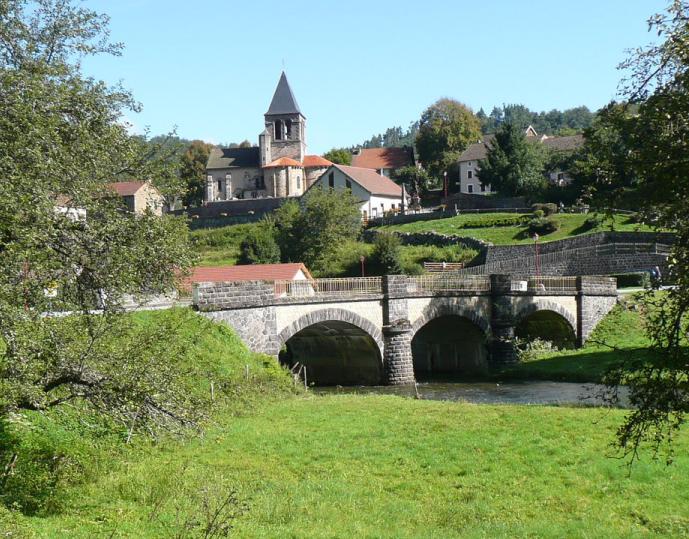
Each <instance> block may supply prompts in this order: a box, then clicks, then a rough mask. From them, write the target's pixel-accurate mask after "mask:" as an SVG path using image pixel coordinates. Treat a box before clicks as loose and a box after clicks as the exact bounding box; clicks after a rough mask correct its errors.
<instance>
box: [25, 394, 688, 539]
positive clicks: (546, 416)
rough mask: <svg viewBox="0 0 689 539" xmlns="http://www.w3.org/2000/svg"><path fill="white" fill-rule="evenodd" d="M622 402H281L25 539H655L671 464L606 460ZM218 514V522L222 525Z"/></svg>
mask: <svg viewBox="0 0 689 539" xmlns="http://www.w3.org/2000/svg"><path fill="white" fill-rule="evenodd" d="M622 415H623V412H621V411H606V410H599V409H585V408H559V407H539V406H475V405H468V404H461V403H445V402H430V401H415V400H409V399H403V398H399V397H381V396H377V397H363V396H330V397H314V396H311V397H308V396H307V397H304V398H299V397H296V398H290V399H285V400H282V401H280V402H275V403H272V404H268V405H266V406H264V407H263V408H262V409H261V410H260V411H257V412H256V413H253V414H250V415H245V416H243V417H232V416H224V417H222V418H221V419H219V423H218V425H217V426H215V427H213V428H211V429H210V430H209V431H207V433H206V434H205V435H204V436H203V437H199V438H196V439H194V440H189V441H187V442H168V443H166V444H163V445H161V446H159V447H151V448H149V449H146V450H144V449H140V450H137V451H133V452H131V453H129V454H127V455H126V456H124V457H123V458H120V459H118V460H116V461H113V462H110V463H109V464H108V466H107V467H104V468H103V470H102V474H101V476H100V478H99V480H97V481H95V482H93V483H90V484H87V485H81V486H79V487H76V488H73V489H72V490H70V491H68V492H67V493H66V495H65V502H64V509H63V510H62V511H61V512H59V513H57V514H52V515H45V516H35V517H31V518H27V517H22V518H20V519H19V522H18V523H17V524H18V525H19V526H21V527H23V528H24V529H25V531H26V533H27V536H35V537H55V538H58V537H98V536H104V537H161V538H162V537H171V536H176V535H175V534H176V533H179V532H180V529H181V528H182V527H183V526H188V527H189V530H190V531H189V532H188V533H189V534H190V535H184V536H194V535H191V533H193V531H198V528H197V527H195V526H202V525H203V524H204V522H206V520H207V517H206V510H205V509H204V506H210V507H211V509H212V508H214V507H217V506H218V504H221V503H222V501H223V500H229V504H228V506H227V508H228V511H227V512H223V513H222V514H223V515H224V516H223V519H225V517H227V518H226V521H227V523H228V524H231V525H232V526H234V530H233V533H234V535H235V536H238V537H257V538H258V537H443V538H445V537H525V536H530V537H632V536H644V537H662V536H675V537H677V536H680V535H684V534H687V533H689V510H688V509H687V507H689V458H688V457H687V449H689V443H688V442H689V440H688V439H687V437H686V436H680V437H679V439H678V440H677V444H678V446H677V455H678V458H677V460H676V462H675V464H674V465H673V466H671V467H666V466H665V465H664V464H662V463H660V462H648V461H646V462H642V463H640V464H637V465H635V467H634V468H633V469H632V473H631V475H628V473H627V472H628V470H627V469H626V468H625V467H624V466H623V464H622V462H620V461H619V460H616V459H612V458H610V455H611V452H610V448H609V443H610V441H611V440H612V437H613V435H614V430H615V427H616V425H617V424H618V423H619V421H620V420H621V418H622ZM221 520H222V519H221Z"/></svg>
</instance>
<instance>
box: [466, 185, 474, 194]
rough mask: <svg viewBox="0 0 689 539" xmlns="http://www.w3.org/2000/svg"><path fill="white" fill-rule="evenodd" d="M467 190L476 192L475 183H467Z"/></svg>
mask: <svg viewBox="0 0 689 539" xmlns="http://www.w3.org/2000/svg"><path fill="white" fill-rule="evenodd" d="M467 192H468V193H473V192H474V186H473V184H469V185H467Z"/></svg>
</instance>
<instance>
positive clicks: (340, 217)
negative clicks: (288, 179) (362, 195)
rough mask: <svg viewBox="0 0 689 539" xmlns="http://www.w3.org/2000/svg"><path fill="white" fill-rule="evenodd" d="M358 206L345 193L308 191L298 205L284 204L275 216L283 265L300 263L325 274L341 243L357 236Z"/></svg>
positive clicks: (314, 189)
mask: <svg viewBox="0 0 689 539" xmlns="http://www.w3.org/2000/svg"><path fill="white" fill-rule="evenodd" d="M359 205H360V202H359V201H358V200H357V199H356V197H354V196H353V195H352V193H351V191H349V190H345V191H333V190H329V189H328V190H326V189H322V188H311V189H309V191H308V192H307V193H306V194H305V195H304V197H303V198H302V200H301V203H297V202H296V201H288V202H286V203H285V204H283V205H282V206H281V207H280V208H279V209H278V211H276V212H275V226H276V228H277V238H278V244H279V246H280V251H281V252H282V257H283V261H284V262H303V263H304V264H306V266H307V267H308V268H309V269H310V270H312V271H313V272H315V273H323V272H325V271H327V269H328V265H329V263H330V259H331V258H332V257H333V255H334V253H335V251H336V250H337V247H338V246H339V245H341V244H342V242H344V241H347V240H354V239H356V238H357V237H358V235H359V233H360V232H361V214H360V213H359Z"/></svg>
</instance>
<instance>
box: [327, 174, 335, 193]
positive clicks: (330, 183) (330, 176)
mask: <svg viewBox="0 0 689 539" xmlns="http://www.w3.org/2000/svg"><path fill="white" fill-rule="evenodd" d="M328 187H330V189H333V188H334V187H335V173H334V172H331V173H330V174H328Z"/></svg>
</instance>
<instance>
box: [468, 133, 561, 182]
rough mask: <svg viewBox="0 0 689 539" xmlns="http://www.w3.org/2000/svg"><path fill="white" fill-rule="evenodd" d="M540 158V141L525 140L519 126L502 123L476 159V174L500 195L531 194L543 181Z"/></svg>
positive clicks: (541, 154)
mask: <svg viewBox="0 0 689 539" xmlns="http://www.w3.org/2000/svg"><path fill="white" fill-rule="evenodd" d="M544 161H545V154H544V150H543V148H542V147H541V145H540V144H538V143H536V142H531V141H529V140H527V138H526V136H525V135H524V133H523V131H522V129H521V128H520V127H517V126H515V125H513V124H510V123H505V124H503V125H502V126H501V127H500V128H499V129H498V131H497V132H496V133H495V139H494V140H493V142H492V143H491V144H490V145H489V147H488V152H487V154H486V158H485V159H483V160H481V161H480V171H479V173H478V177H479V180H480V181H481V183H482V184H483V185H490V186H491V189H493V190H496V191H498V192H499V193H500V194H501V195H504V196H517V195H534V194H536V193H538V192H539V191H541V190H542V189H544V188H545V186H546V184H547V182H546V177H545V174H544Z"/></svg>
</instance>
